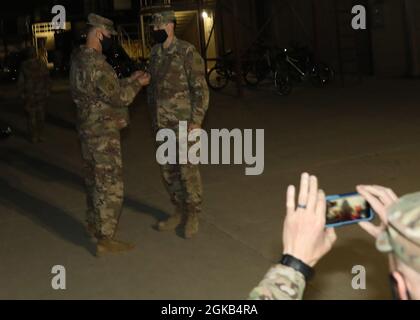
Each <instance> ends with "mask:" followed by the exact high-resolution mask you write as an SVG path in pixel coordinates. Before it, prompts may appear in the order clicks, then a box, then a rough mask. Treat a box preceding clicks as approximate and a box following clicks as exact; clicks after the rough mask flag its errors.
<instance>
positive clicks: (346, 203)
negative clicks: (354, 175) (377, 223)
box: [326, 193, 375, 228]
mask: <svg viewBox="0 0 420 320" xmlns="http://www.w3.org/2000/svg"><path fill="white" fill-rule="evenodd" d="M326 200H327V212H326V215H327V222H326V226H327V227H328V228H337V227H341V226H345V225H350V224H356V223H359V222H362V221H371V220H373V218H374V217H375V213H374V212H373V210H372V208H371V207H370V205H369V203H368V202H367V201H366V200H365V199H364V198H363V197H362V196H361V195H360V194H358V193H347V194H339V195H333V196H328V197H327V198H326Z"/></svg>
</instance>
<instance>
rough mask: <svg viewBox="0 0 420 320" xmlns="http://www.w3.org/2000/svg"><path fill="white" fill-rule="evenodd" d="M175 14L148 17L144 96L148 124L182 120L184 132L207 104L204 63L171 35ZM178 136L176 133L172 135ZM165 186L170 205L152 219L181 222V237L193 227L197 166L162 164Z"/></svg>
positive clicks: (198, 197)
mask: <svg viewBox="0 0 420 320" xmlns="http://www.w3.org/2000/svg"><path fill="white" fill-rule="evenodd" d="M175 25H176V19H175V13H174V12H173V11H165V12H161V13H157V14H155V15H154V16H153V18H152V26H153V37H154V39H155V41H156V43H157V44H156V45H155V46H154V47H153V48H152V51H151V58H150V73H151V77H152V80H151V84H150V87H149V89H148V101H149V107H150V109H151V114H152V120H153V127H154V129H155V130H156V131H158V130H160V129H163V128H165V129H173V130H174V131H175V132H178V126H179V122H180V121H187V122H188V129H189V131H191V130H193V129H198V128H200V127H201V125H202V122H203V119H204V117H205V115H206V112H207V109H208V105H209V91H208V87H207V83H206V80H205V67H204V62H203V59H202V57H201V56H200V54H199V53H198V52H197V50H196V48H195V47H194V46H193V45H191V44H190V43H188V42H185V41H182V40H180V39H177V38H176V37H175V35H174V29H175ZM178 141H179V137H178ZM161 172H162V177H163V182H164V184H165V187H166V189H167V191H168V193H169V195H170V197H171V201H172V203H173V204H174V206H175V208H176V210H175V214H174V215H173V216H171V217H170V218H169V219H168V220H166V221H161V222H159V223H158V226H157V229H158V230H160V231H170V230H174V229H176V228H177V227H178V226H179V225H181V224H184V225H185V229H184V231H185V232H184V235H185V238H187V239H189V238H192V237H193V236H194V235H195V234H196V233H197V232H198V215H199V214H200V212H201V205H202V183H201V177H200V171H199V168H198V166H197V165H192V164H185V165H184V164H183V165H179V164H178V165H170V164H168V165H162V166H161Z"/></svg>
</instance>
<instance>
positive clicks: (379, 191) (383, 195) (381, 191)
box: [365, 186, 393, 207]
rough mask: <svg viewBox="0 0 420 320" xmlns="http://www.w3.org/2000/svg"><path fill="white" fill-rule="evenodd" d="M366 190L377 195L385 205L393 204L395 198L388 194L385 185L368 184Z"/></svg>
mask: <svg viewBox="0 0 420 320" xmlns="http://www.w3.org/2000/svg"><path fill="white" fill-rule="evenodd" d="M365 190H366V191H368V192H369V193H371V194H373V195H374V196H376V197H377V198H378V199H379V200H380V201H381V202H382V203H383V205H384V206H385V207H387V206H389V205H390V204H392V202H393V200H392V199H391V198H390V197H389V196H388V194H387V192H386V191H385V188H384V187H381V186H366V187H365Z"/></svg>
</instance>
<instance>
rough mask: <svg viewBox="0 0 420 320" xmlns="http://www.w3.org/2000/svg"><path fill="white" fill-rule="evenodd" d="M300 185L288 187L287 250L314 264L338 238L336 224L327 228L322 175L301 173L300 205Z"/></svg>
mask: <svg viewBox="0 0 420 320" xmlns="http://www.w3.org/2000/svg"><path fill="white" fill-rule="evenodd" d="M295 194H296V188H295V187H294V186H289V188H288V190H287V215H286V220H285V222H284V229H283V245H284V251H283V253H284V254H289V255H291V256H293V257H295V258H297V259H299V260H301V261H303V262H304V263H306V264H307V265H309V266H311V267H313V266H315V264H316V263H317V262H318V261H319V260H320V259H321V258H322V257H323V256H324V255H326V254H327V253H328V252H329V251H330V250H331V248H332V246H333V244H334V242H335V241H336V240H337V236H336V234H335V230H334V229H333V228H329V229H327V228H325V222H326V200H325V194H324V192H323V191H322V190H318V179H317V178H316V177H315V176H309V174H307V173H304V174H302V177H301V182H300V192H299V197H298V205H296V200H295Z"/></svg>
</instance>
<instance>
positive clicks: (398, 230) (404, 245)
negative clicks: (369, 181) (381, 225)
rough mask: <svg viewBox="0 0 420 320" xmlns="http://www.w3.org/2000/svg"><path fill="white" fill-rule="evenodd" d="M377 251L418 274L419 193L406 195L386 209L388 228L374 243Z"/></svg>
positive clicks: (419, 266)
mask: <svg viewBox="0 0 420 320" xmlns="http://www.w3.org/2000/svg"><path fill="white" fill-rule="evenodd" d="M376 247H377V248H378V250H379V251H381V252H384V253H390V254H393V256H394V257H395V258H397V259H398V260H399V261H401V262H403V263H404V264H405V265H407V266H408V267H410V268H411V269H413V270H414V271H416V272H417V273H419V274H420V192H419V193H414V194H409V195H406V196H404V197H402V198H400V199H399V201H397V202H396V203H395V204H393V205H392V206H390V207H389V209H388V227H387V229H386V231H384V232H383V233H382V234H381V235H380V236H379V237H378V239H377V241H376Z"/></svg>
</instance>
